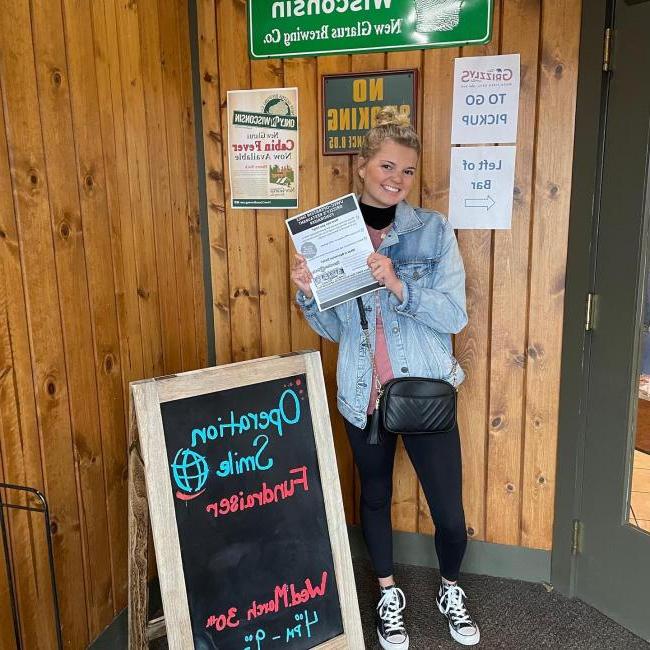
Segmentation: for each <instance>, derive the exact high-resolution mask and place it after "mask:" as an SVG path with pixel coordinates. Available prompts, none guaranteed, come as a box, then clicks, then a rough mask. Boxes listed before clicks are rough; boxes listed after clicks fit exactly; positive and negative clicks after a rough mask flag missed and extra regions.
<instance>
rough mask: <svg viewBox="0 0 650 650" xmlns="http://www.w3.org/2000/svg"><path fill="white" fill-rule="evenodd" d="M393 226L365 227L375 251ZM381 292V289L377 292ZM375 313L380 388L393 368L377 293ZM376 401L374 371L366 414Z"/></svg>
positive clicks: (376, 353) (377, 293) (389, 377)
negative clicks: (376, 228) (380, 227)
mask: <svg viewBox="0 0 650 650" xmlns="http://www.w3.org/2000/svg"><path fill="white" fill-rule="evenodd" d="M392 225H393V224H390V225H388V226H386V227H385V228H382V229H381V230H375V229H374V228H371V227H370V226H368V225H366V228H367V229H368V234H369V235H370V240H371V241H372V245H373V246H374V247H375V250H377V249H378V248H379V245H380V244H381V242H382V239H383V236H382V235H385V234H386V233H387V232H388V231H389V230H390V229H391V227H392ZM379 291H381V289H380V290H379ZM375 311H376V313H377V321H376V336H375V350H374V352H375V365H376V366H377V372H378V373H379V381H380V382H381V384H382V386H383V385H384V384H385V383H386V382H387V381H388V380H389V379H393V377H394V376H395V375H394V374H393V368H392V367H391V365H390V357H389V356H388V346H387V344H386V335H385V334H384V320H383V318H382V317H381V307H380V306H379V292H377V291H376V292H375ZM376 401H377V387H376V384H375V371H374V370H373V373H372V384H371V388H370V402H369V403H368V411H367V412H368V413H372V412H373V411H374V410H375V402H376Z"/></svg>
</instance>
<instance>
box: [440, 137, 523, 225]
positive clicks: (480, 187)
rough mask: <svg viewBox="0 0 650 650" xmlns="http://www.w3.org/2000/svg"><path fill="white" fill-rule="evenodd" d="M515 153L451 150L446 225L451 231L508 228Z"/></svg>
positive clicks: (499, 149)
mask: <svg viewBox="0 0 650 650" xmlns="http://www.w3.org/2000/svg"><path fill="white" fill-rule="evenodd" d="M516 151H517V147H452V150H451V171H450V185H449V223H450V224H451V225H452V226H453V227H454V228H470V229H471V228H476V229H480V228H494V229H495V230H507V229H508V228H510V222H511V220H512V197H513V190H514V185H515V154H516Z"/></svg>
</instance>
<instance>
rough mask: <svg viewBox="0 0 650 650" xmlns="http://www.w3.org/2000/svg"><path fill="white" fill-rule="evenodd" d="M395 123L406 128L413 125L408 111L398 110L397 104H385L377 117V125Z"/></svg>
mask: <svg viewBox="0 0 650 650" xmlns="http://www.w3.org/2000/svg"><path fill="white" fill-rule="evenodd" d="M389 125H395V126H398V127H402V128H406V127H409V126H411V120H410V119H409V117H408V115H407V114H406V113H402V112H400V111H398V110H397V108H396V107H395V106H384V107H383V108H382V109H381V110H380V111H379V112H378V113H377V117H376V118H375V126H389Z"/></svg>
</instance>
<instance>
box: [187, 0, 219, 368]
mask: <svg viewBox="0 0 650 650" xmlns="http://www.w3.org/2000/svg"><path fill="white" fill-rule="evenodd" d="M187 10H188V13H189V22H190V33H189V34H188V35H187V37H188V38H189V39H190V54H191V57H192V61H191V63H192V91H193V93H194V141H195V143H196V171H197V179H198V187H197V188H196V190H197V192H198V193H199V223H200V226H201V250H202V252H203V290H204V293H205V328H206V332H205V335H206V337H207V343H208V366H214V365H215V364H216V363H217V357H216V349H215V341H216V338H215V332H214V314H213V312H212V303H213V294H212V272H211V270H210V233H209V230H208V198H207V197H208V195H207V189H206V187H207V186H206V178H205V152H204V149H203V103H202V100H201V69H200V61H199V28H198V23H197V11H196V0H190V2H188V7H187ZM193 189H194V188H191V187H190V188H189V190H190V191H192V190H193Z"/></svg>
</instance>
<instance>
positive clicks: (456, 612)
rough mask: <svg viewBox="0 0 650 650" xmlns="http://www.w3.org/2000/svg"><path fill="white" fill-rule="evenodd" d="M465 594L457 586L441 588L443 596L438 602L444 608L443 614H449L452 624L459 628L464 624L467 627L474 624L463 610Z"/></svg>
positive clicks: (465, 610)
mask: <svg viewBox="0 0 650 650" xmlns="http://www.w3.org/2000/svg"><path fill="white" fill-rule="evenodd" d="M463 598H465V592H464V591H463V590H462V589H461V588H460V587H459V586H458V585H449V586H447V587H443V594H442V598H441V599H440V602H441V603H442V604H443V607H444V608H445V609H444V611H445V614H449V615H450V616H451V618H452V620H453V622H454V625H456V626H459V625H461V624H462V623H465V624H466V625H468V626H473V625H474V622H473V621H472V619H471V618H470V615H469V613H468V611H467V609H465V603H464V602H463Z"/></svg>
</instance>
